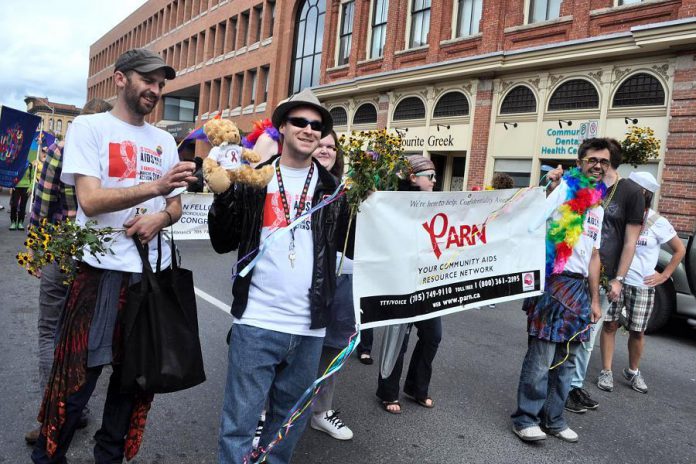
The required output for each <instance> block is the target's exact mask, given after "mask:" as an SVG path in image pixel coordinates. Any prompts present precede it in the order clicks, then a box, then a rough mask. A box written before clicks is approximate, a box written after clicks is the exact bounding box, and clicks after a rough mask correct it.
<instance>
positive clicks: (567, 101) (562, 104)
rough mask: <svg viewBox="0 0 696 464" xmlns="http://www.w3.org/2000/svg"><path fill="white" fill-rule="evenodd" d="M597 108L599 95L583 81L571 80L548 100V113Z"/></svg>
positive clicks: (591, 86) (592, 86) (588, 83)
mask: <svg viewBox="0 0 696 464" xmlns="http://www.w3.org/2000/svg"><path fill="white" fill-rule="evenodd" d="M589 108H599V94H598V93H597V89H595V87H594V85H592V84H591V83H590V82H589V81H586V80H584V79H573V80H571V81H568V82H566V83H564V84H563V85H561V86H560V87H558V88H557V89H556V91H555V92H554V93H553V95H551V99H550V100H549V111H561V110H582V109H589Z"/></svg>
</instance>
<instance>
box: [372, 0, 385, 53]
mask: <svg viewBox="0 0 696 464" xmlns="http://www.w3.org/2000/svg"><path fill="white" fill-rule="evenodd" d="M373 5H374V10H373V11H372V41H371V44H370V58H379V57H381V56H382V55H384V42H385V41H386V38H387V10H388V9H389V1H388V0H374V4H373Z"/></svg>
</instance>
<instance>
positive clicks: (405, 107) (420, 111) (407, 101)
mask: <svg viewBox="0 0 696 464" xmlns="http://www.w3.org/2000/svg"><path fill="white" fill-rule="evenodd" d="M423 118H425V105H424V104H423V101H422V100H421V99H420V98H418V97H408V98H404V99H403V100H401V102H399V104H398V105H396V109H395V110H394V121H403V120H404V119H423Z"/></svg>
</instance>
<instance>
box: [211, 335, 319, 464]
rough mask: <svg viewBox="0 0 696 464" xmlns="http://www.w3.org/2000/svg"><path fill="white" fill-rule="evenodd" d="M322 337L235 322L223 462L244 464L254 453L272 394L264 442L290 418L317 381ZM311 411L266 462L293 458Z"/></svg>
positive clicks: (276, 463)
mask: <svg viewBox="0 0 696 464" xmlns="http://www.w3.org/2000/svg"><path fill="white" fill-rule="evenodd" d="M323 342H324V339H323V338H322V337H309V336H301V335H291V334H287V333H282V332H276V331H273V330H266V329H261V328H258V327H253V326H248V325H242V324H234V325H233V326H232V337H231V342H230V347H229V352H228V363H227V383H226V385H225V398H224V402H223V408H222V418H221V423H220V438H219V443H218V445H219V459H218V462H219V463H220V464H242V463H244V461H245V457H248V456H249V454H250V453H251V450H252V449H251V442H252V440H253V438H254V432H255V431H256V425H257V423H258V420H259V415H260V414H261V411H262V410H263V409H264V404H265V402H266V399H268V409H267V411H266V423H265V425H264V428H263V434H262V435H261V442H260V446H261V447H266V446H267V445H268V444H269V443H270V442H271V441H273V439H274V438H275V437H276V435H277V433H278V430H279V429H280V427H281V425H282V424H283V421H284V420H285V417H286V416H287V414H288V412H290V409H291V408H292V407H293V406H294V405H295V403H296V402H297V400H298V399H300V396H302V394H303V393H304V392H305V390H307V388H309V386H310V385H311V384H312V382H314V380H316V378H317V377H316V375H317V368H318V367H319V356H320V354H321V347H322V344H323ZM308 416H309V411H307V412H306V413H305V414H303V415H302V417H301V418H300V420H298V421H297V422H295V425H294V426H293V427H292V428H291V429H290V431H289V433H288V434H287V435H286V436H285V437H284V438H283V440H281V441H280V442H278V444H277V445H276V446H274V448H273V450H272V451H271V453H270V454H269V455H268V458H267V460H266V461H265V462H267V463H269V464H285V463H289V462H290V459H291V457H292V453H293V450H294V449H295V445H296V444H297V442H298V440H299V439H300V437H301V436H302V432H303V431H304V429H305V426H306V425H307V417H308Z"/></svg>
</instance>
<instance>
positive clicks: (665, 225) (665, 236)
mask: <svg viewBox="0 0 696 464" xmlns="http://www.w3.org/2000/svg"><path fill="white" fill-rule="evenodd" d="M655 214H657V213H656V212H655V211H653V210H652V209H651V210H648V216H647V221H650V218H651V217H652V216H653V215H655ZM676 236H677V231H675V230H674V227H672V224H670V223H669V221H668V220H667V219H665V218H663V217H662V216H660V217H659V218H658V219H657V221H654V223H653V224H652V225H651V226H650V227H649V228H647V229H646V228H645V227H644V228H643V230H641V232H640V236H639V237H638V241H637V242H636V253H635V254H634V255H633V261H631V267H630V268H629V269H628V273H627V274H626V281H625V282H626V283H627V284H628V285H632V286H634V287H641V288H647V285H645V283H643V279H645V278H646V277H648V276H651V275H653V274H654V273H655V266H657V260H658V258H659V257H660V245H662V244H663V243H667V242H669V241H670V240H672V239H673V238H674V237H676Z"/></svg>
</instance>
